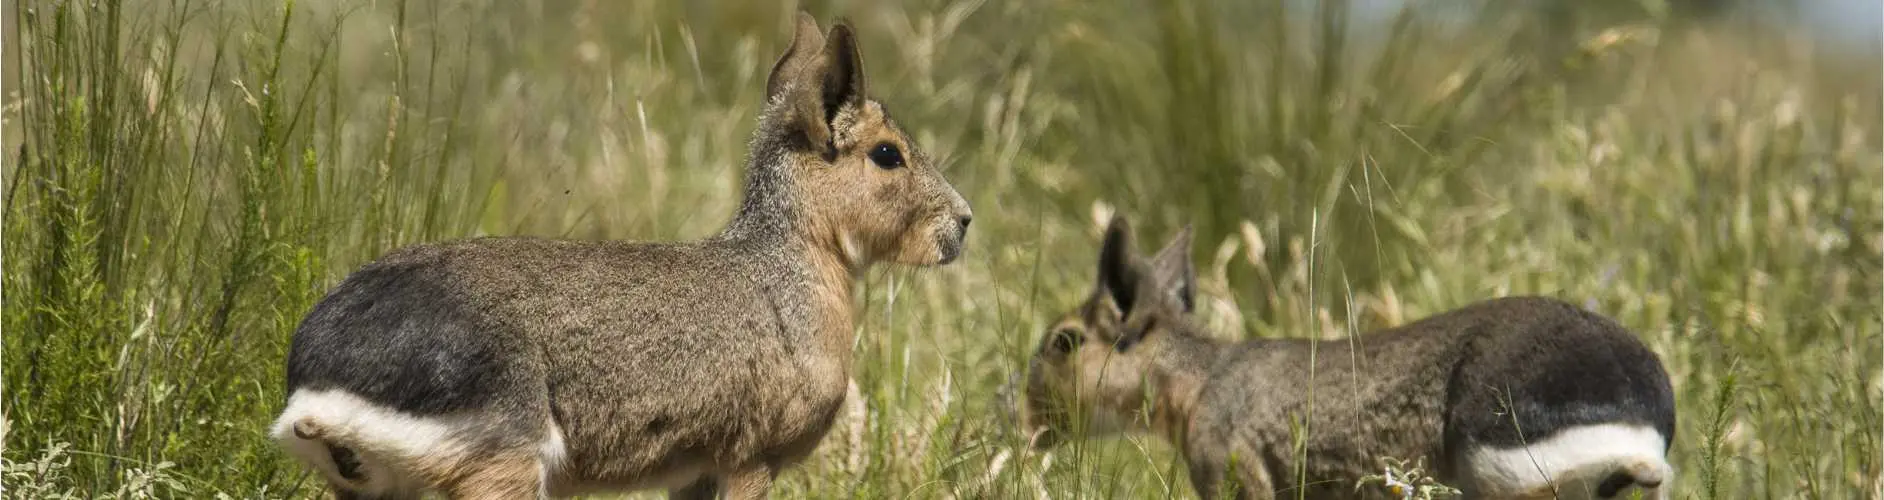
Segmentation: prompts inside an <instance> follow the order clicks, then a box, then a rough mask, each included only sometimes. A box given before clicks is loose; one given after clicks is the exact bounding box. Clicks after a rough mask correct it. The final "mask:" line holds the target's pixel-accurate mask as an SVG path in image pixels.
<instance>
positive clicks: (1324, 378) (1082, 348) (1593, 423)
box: [1020, 218, 1675, 498]
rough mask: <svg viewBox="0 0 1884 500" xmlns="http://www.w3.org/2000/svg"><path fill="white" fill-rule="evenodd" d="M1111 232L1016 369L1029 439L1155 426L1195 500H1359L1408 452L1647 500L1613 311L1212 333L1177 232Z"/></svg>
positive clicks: (1520, 478) (1650, 394)
mask: <svg viewBox="0 0 1884 500" xmlns="http://www.w3.org/2000/svg"><path fill="white" fill-rule="evenodd" d="M1131 240H1132V238H1131V234H1130V230H1129V228H1128V227H1127V223H1126V221H1125V220H1124V219H1123V218H1115V219H1114V220H1113V221H1112V223H1111V225H1110V227H1108V228H1107V231H1106V237H1105V241H1104V242H1103V244H1102V247H1101V249H1100V251H1099V254H1100V257H1099V270H1098V279H1097V280H1096V281H1097V284H1096V285H1095V286H1094V288H1093V290H1092V292H1091V294H1090V295H1088V296H1087V298H1086V300H1085V301H1084V302H1082V303H1081V304H1080V305H1079V306H1078V307H1077V308H1075V309H1074V310H1073V311H1072V312H1070V313H1068V314H1066V315H1065V316H1064V317H1063V318H1062V319H1060V320H1059V321H1058V322H1056V323H1054V324H1053V326H1052V327H1051V329H1050V330H1049V331H1048V332H1047V334H1046V336H1045V337H1044V338H1042V339H1041V341H1040V345H1039V347H1038V349H1037V351H1036V352H1035V354H1034V356H1033V359H1032V361H1031V362H1030V363H1029V367H1028V373H1027V378H1026V388H1025V392H1026V394H1025V397H1024V398H1023V403H1022V405H1023V407H1022V408H1021V411H1020V413H1021V420H1022V425H1024V426H1026V429H1027V430H1028V431H1029V432H1030V433H1032V435H1033V436H1035V439H1034V445H1035V446H1040V447H1051V446H1055V445H1056V444H1058V443H1061V442H1063V441H1064V440H1066V439H1072V438H1077V437H1095V436H1103V435H1106V434H1110V433H1118V432H1145V433H1150V434H1154V435H1158V436H1162V437H1164V438H1167V439H1169V440H1171V442H1172V443H1173V444H1174V445H1176V446H1178V447H1179V448H1180V450H1181V452H1182V453H1183V455H1184V458H1185V462H1186V465H1187V467H1188V469H1189V472H1190V479H1191V484H1192V486H1193V488H1194V489H1195V490H1196V491H1197V492H1198V494H1199V495H1200V496H1202V497H1204V498H1219V497H1231V498H1293V497H1295V495H1296V494H1298V493H1306V496H1307V497H1309V498H1354V497H1357V496H1359V497H1378V496H1379V495H1381V494H1382V493H1381V492H1379V491H1374V490H1370V489H1365V488H1363V489H1360V490H1357V489H1356V481H1357V480H1358V479H1359V478H1361V477H1362V476H1364V475H1367V474H1379V473H1380V464H1381V462H1379V460H1380V459H1382V458H1396V459H1402V460H1413V459H1423V460H1424V461H1425V463H1426V464H1428V468H1429V470H1433V472H1434V473H1435V475H1436V476H1437V478H1438V479H1439V480H1440V481H1441V482H1443V483H1445V484H1448V485H1451V486H1454V487H1457V488H1459V489H1460V490H1461V491H1463V492H1464V493H1465V495H1466V497H1467V498H1621V497H1626V495H1628V494H1630V493H1632V492H1641V493H1645V494H1646V495H1645V497H1647V498H1665V497H1666V495H1667V489H1668V484H1667V483H1668V481H1669V480H1670V479H1671V478H1672V475H1673V470H1672V469H1671V467H1670V465H1669V463H1668V461H1667V458H1666V454H1667V451H1668V448H1669V446H1670V444H1671V443H1672V442H1673V440H1674V433H1675V407H1674V395H1673V391H1672V389H1671V387H1670V384H1669V380H1668V375H1667V373H1666V372H1665V371H1664V369H1663V367H1662V364H1661V361H1660V360H1659V359H1658V358H1657V357H1656V355H1655V354H1654V353H1653V352H1651V351H1650V350H1649V349H1648V348H1647V347H1646V346H1644V345H1643V344H1642V343H1641V342H1640V341H1639V340H1638V339H1637V338H1636V337H1635V335H1634V334H1632V333H1630V332H1629V331H1628V330H1626V329H1624V328H1623V327H1622V326H1621V325H1618V324H1617V323H1616V322H1614V321H1613V320H1610V319H1608V318H1605V317H1603V316H1599V315H1597V314H1594V313H1591V312H1588V311H1585V310H1583V309H1580V308H1578V307H1576V306H1573V305H1570V304H1568V303H1564V302H1562V301H1559V300H1555V299H1549V298H1541V297H1510V298H1500V299H1493V300H1487V301H1483V302H1479V303H1476V304H1471V305H1468V306H1465V307H1462V308H1459V309H1456V310H1453V311H1449V312H1446V313H1442V314H1438V315H1435V316H1431V317H1428V318H1425V319H1422V320H1419V321H1416V322H1413V323H1410V324H1406V325H1402V326H1399V327H1396V328H1391V329H1387V330H1382V331H1377V332H1372V333H1369V334H1366V335H1362V336H1359V337H1357V338H1353V339H1344V340H1338V341H1320V342H1319V344H1311V342H1317V341H1310V340H1271V339H1261V340H1250V341H1246V342H1241V343H1231V342H1226V341H1222V340H1218V339H1216V338H1215V337H1213V336H1212V335H1210V334H1209V332H1205V331H1202V330H1201V329H1200V328H1199V327H1198V326H1196V324H1195V323H1194V322H1193V321H1192V318H1191V317H1190V316H1191V310H1192V307H1193V303H1194V300H1195V296H1194V294H1195V286H1194V278H1193V276H1194V272H1193V271H1192V269H1191V263H1190V256H1189V246H1190V233H1189V230H1188V229H1186V230H1185V231H1183V232H1181V233H1180V234H1179V235H1178V236H1177V237H1176V238H1174V239H1173V241H1172V242H1171V243H1170V244H1168V245H1166V246H1165V248H1164V249H1163V250H1161V251H1159V252H1158V253H1157V254H1156V255H1154V256H1152V257H1150V258H1145V257H1140V256H1139V254H1138V253H1137V251H1136V250H1135V249H1134V248H1133V245H1132V242H1131ZM1311 347H1314V348H1315V349H1316V351H1315V354H1314V356H1312V357H1311V355H1310V352H1311V351H1310V349H1311ZM1310 387H1313V388H1314V389H1313V392H1312V393H1311V391H1310V390H1309V388H1310ZM1311 394H1312V395H1313V396H1312V399H1311Z"/></svg>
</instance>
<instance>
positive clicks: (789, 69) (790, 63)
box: [765, 11, 824, 100]
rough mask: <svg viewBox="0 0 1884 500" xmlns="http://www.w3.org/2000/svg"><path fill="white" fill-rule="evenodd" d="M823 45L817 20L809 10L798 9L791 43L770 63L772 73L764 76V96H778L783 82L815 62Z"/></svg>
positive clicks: (783, 87) (822, 33)
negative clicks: (776, 59) (783, 53)
mask: <svg viewBox="0 0 1884 500" xmlns="http://www.w3.org/2000/svg"><path fill="white" fill-rule="evenodd" d="M823 47H824V32H823V31H822V30H819V29H818V20H817V19H815V18H813V17H811V13H810V12H805V11H798V23H797V27H796V29H794V30H793V31H792V44H791V45H790V46H787V47H786V48H785V55H783V56H779V58H778V62H777V63H773V64H772V74H771V75H770V76H767V77H765V98H766V99H768V100H769V99H773V98H776V97H778V94H779V92H782V91H784V90H785V83H786V82H789V81H792V79H794V78H797V77H798V74H799V73H802V72H804V71H805V69H806V67H807V66H810V65H811V64H812V63H815V62H816V59H817V58H816V56H815V55H816V54H817V53H818V51H819V50H821V49H822V48H823Z"/></svg>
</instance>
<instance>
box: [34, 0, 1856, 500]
mask: <svg viewBox="0 0 1884 500" xmlns="http://www.w3.org/2000/svg"><path fill="white" fill-rule="evenodd" d="M1549 3H1550V2H1542V4H1549ZM1571 3H1573V4H1574V3H1575V2H1571ZM1539 4H1540V3H1539V2H1503V1H1496V0H1483V1H1462V2H1455V3H1439V4H1437V5H1435V6H1429V7H1426V8H1422V9H1419V10H1408V11H1404V12H1394V11H1390V10H1389V11H1387V12H1385V13H1382V11H1383V9H1381V8H1379V7H1378V6H1377V5H1373V4H1371V3H1369V2H1348V1H1343V0H1326V1H1322V2H1292V1H1283V0H1265V1H1256V2H1237V1H1210V0H1165V1H1142V2H1110V3H1093V2H1076V1H1058V0H1029V1H1017V2H982V1H978V0H919V1H911V2H902V3H897V2H882V3H871V2H838V1H813V2H806V4H805V5H804V7H805V8H807V9H809V10H810V11H812V12H814V13H817V14H818V15H819V16H820V17H823V18H827V19H828V18H829V17H830V16H832V15H836V14H842V15H846V16H848V17H850V18H851V19H852V20H854V21H855V22H856V24H857V26H858V27H859V28H860V29H859V31H860V35H861V37H862V39H863V50H864V58H865V60H866V68H867V69H868V71H869V75H868V76H869V78H870V89H871V91H872V93H874V94H876V95H877V96H878V97H879V98H880V99H882V100H883V101H885V102H886V104H888V105H889V106H890V109H891V110H892V112H893V113H894V114H895V117H896V119H897V120H898V121H899V122H900V123H901V124H902V125H903V127H905V128H906V129H907V130H908V131H910V133H911V134H912V135H914V136H916V139H917V142H918V143H919V144H921V145H922V146H923V147H924V148H925V149H927V150H929V151H930V152H931V153H933V154H935V155H937V156H938V157H939V158H942V159H943V163H944V164H945V165H946V167H945V171H946V175H948V177H949V178H950V180H951V181H953V182H954V183H955V185H956V186H957V188H958V190H959V191H960V192H961V193H962V194H963V195H964V196H966V197H967V198H968V199H969V201H970V203H971V204H972V205H973V206H974V208H975V213H976V223H975V225H974V229H973V230H971V231H970V235H969V238H968V243H969V247H968V251H967V253H966V255H965V256H964V258H963V259H962V260H961V261H959V262H958V263H956V264H954V265H951V266H949V267H945V268H939V269H932V270H924V271H914V270H908V269H886V270H881V271H879V272H876V273H875V274H873V275H871V276H870V277H869V278H868V279H867V281H866V285H865V287H866V290H867V293H865V294H864V295H863V298H862V299H860V300H863V301H865V303H866V304H865V309H864V311H865V313H864V315H863V318H864V321H863V322H862V323H861V324H860V325H859V328H858V332H857V341H856V346H855V349H856V350H857V352H858V357H857V358H856V359H857V366H856V367H855V370H854V373H855V383H856V386H857V389H858V390H857V393H856V394H855V397H853V398H852V401H851V405H850V406H849V407H847V408H846V410H845V412H844V414H843V415H842V416H841V417H840V421H839V423H838V425H837V427H836V428H835V429H834V430H833V431H832V433H831V434H830V435H829V436H828V437H827V439H826V441H825V442H824V444H823V446H822V447H821V448H820V450H819V452H818V453H817V454H816V455H814V457H813V458H812V459H811V460H810V461H808V462H807V463H806V464H804V465H803V466H802V467H799V468H797V469H794V470H791V471H789V472H787V473H786V474H784V475H783V476H781V478H780V482H779V484H778V486H777V487H776V489H775V491H774V493H775V494H777V495H780V496H783V497H790V498H798V497H811V498H828V497H862V498H880V497H923V498H930V497H949V498H953V497H965V498H983V497H986V498H1011V497H1034V496H1037V495H1046V496H1051V497H1056V498H1060V497H1068V496H1073V497H1106V498H1112V497H1118V498H1139V497H1165V496H1180V497H1183V496H1189V495H1191V493H1190V492H1189V487H1188V486H1187V485H1186V483H1185V480H1184V475H1183V472H1182V471H1183V469H1182V464H1181V463H1179V462H1178V459H1177V457H1176V456H1175V455H1173V454H1172V453H1171V450H1169V449H1168V448H1167V447H1166V446H1164V445H1162V444H1158V440H1156V439H1148V438H1135V437H1134V438H1121V439H1110V440H1095V441H1091V442H1084V443H1073V444H1069V445H1067V446H1064V447H1061V448H1059V449H1056V450H1054V451H1053V452H1051V453H1042V452H1038V451H1031V450H1027V449H1026V448H1025V447H1024V446H1023V436H1021V435H1019V433H1017V432H1016V429H1015V428H1014V427H1013V425H1012V422H1011V421H1009V420H1008V413H1007V411H1006V408H1005V403H1004V402H1003V399H1002V397H1001V389H1002V387H1003V386H1004V385H1005V384H1007V383H1008V382H1009V380H1010V379H1011V377H1013V376H1015V375H1016V374H1018V373H1019V372H1020V370H1022V369H1024V367H1025V366H1026V358H1027V356H1028V355H1029V354H1030V352H1031V350H1032V349H1033V348H1034V346H1035V345H1036V344H1037V342H1038V339H1039V336H1040V335H1041V334H1042V332H1043V330H1044V328H1045V327H1046V326H1047V322H1048V321H1051V320H1053V319H1054V317H1055V315H1057V314H1059V313H1060V312H1062V311H1063V310H1065V309H1066V308H1068V307H1069V306H1071V305H1072V304H1075V303H1076V302H1077V301H1078V300H1080V299H1081V298H1082V297H1083V296H1084V294H1086V293H1088V291H1089V289H1090V287H1091V286H1092V283H1091V281H1092V274H1093V268H1094V260H1095V257H1096V248H1097V240H1098V234H1099V229H1100V227H1101V224H1102V223H1103V222H1104V221H1105V218H1106V216H1107V215H1108V214H1109V213H1112V212H1114V211H1118V212H1123V213H1126V214H1130V215H1131V216H1132V217H1133V220H1134V223H1135V225H1136V226H1137V227H1138V230H1139V231H1140V232H1141V233H1142V234H1141V238H1144V239H1145V240H1147V241H1153V240H1156V241H1162V239H1163V238H1164V237H1166V236H1167V235H1169V234H1171V232H1172V231H1174V230H1175V229H1176V228H1178V227H1180V226H1182V225H1185V224H1192V225H1194V226H1195V228H1196V230H1197V235H1198V239H1197V241H1198V245H1197V248H1195V249H1194V252H1195V257H1196V258H1197V260H1198V262H1199V264H1200V266H1201V267H1200V269H1199V273H1200V278H1201V288H1202V297H1200V298H1201V299H1202V300H1201V304H1202V305H1201V306H1200V315H1201V316H1202V317H1203V320H1204V321H1206V322H1208V323H1209V324H1211V325H1213V327H1214V328H1215V330H1216V331H1217V332H1219V333H1220V334H1222V335H1224V336H1225V337H1244V336H1271V337H1281V336H1295V337H1325V338H1334V337H1340V336H1345V335H1349V334H1351V333H1357V332H1362V331H1366V330H1368V329H1372V328H1376V327H1382V326H1388V325H1395V324H1400V323H1404V322H1407V321H1410V320H1413V319H1417V318H1419V317H1421V316H1424V315H1427V314H1431V313H1435V312H1438V311H1442V310H1445V309H1449V308H1453V307H1457V306H1461V305H1464V304H1466V303H1469V302H1472V301H1476V300H1480V299H1484V298H1489V297H1494V296H1500V295H1510V294H1543V295H1550V296H1556V297H1560V298H1565V299H1567V300H1571V301H1573V302H1576V303H1580V304H1583V305H1585V306H1586V307H1589V308H1591V309H1593V310H1595V311H1598V312H1601V313H1604V314H1607V315H1609V316H1612V317H1615V318H1617V319H1618V320H1620V321H1621V322H1622V323H1623V324H1624V325H1627V326H1628V327H1630V328H1631V329H1633V330H1635V331H1636V332H1638V333H1639V334H1640V335H1641V336H1642V338H1643V339H1644V340H1645V341H1647V342H1648V343H1649V345H1650V346H1651V347H1652V348H1654V349H1655V350H1656V352H1658V353H1660V354H1661V356H1662V358H1663V360H1664V362H1665V363H1666V365H1667V367H1668V369H1669V371H1670V373H1671V375H1672V377H1673V379H1674V385H1675V389H1676V392H1677V394H1678V406H1679V411H1680V420H1679V426H1678V439H1677V442H1676V444H1675V446H1674V450H1673V452H1672V454H1673V460H1674V462H1675V463H1676V467H1677V469H1678V473H1679V479H1678V480H1677V481H1676V483H1675V484H1676V487H1677V488H1678V490H1677V491H1678V495H1677V496H1678V497H1681V498H1708V499H1712V498H1861V497H1862V498H1875V497H1878V496H1881V495H1884V457H1880V453H1884V402H1881V401H1880V400H1881V399H1884V361H1881V358H1884V326H1881V325H1880V304H1879V298H1880V294H1881V293H1884V288H1881V287H1880V279H1884V277H1881V276H1880V271H1881V270H1884V269H1881V267H1884V159H1881V157H1880V147H1884V141H1880V138H1879V130H1880V111H1881V110H1884V101H1881V99H1880V90H1879V87H1880V81H1879V77H1880V74H1881V73H1884V71H1881V70H1880V66H1879V64H1880V60H1879V58H1880V54H1879V53H1878V50H1879V46H1878V44H1877V43H1875V42H1872V43H1869V44H1868V45H1864V44H1860V45H1859V46H1856V47H1855V48H1851V47H1846V48H1835V47H1830V46H1827V45H1824V44H1823V43H1820V42H1818V41H1815V39H1813V38H1811V37H1808V36H1806V34H1805V33H1803V31H1802V29H1801V28H1798V27H1797V26H1791V25H1788V24H1787V22H1785V20H1783V19H1775V18H1773V17H1772V16H1765V15H1751V14H1747V13H1739V14H1736V13H1733V12H1728V13H1724V14H1720V13H1716V14H1713V15H1709V16H1705V17H1696V16H1690V15H1687V14H1685V13H1684V12H1682V11H1680V10H1671V9H1669V8H1667V6H1666V3H1664V2H1655V1H1646V0H1645V1H1640V2H1592V3H1588V4H1585V5H1584V6H1582V7H1573V8H1571V10H1573V11H1574V12H1575V13H1576V14H1578V15H1564V12H1562V11H1561V10H1550V9H1539V8H1537V7H1536V6H1537V5H1539ZM1596 4H1600V6H1590V5H1596ZM7 9H9V10H7V11H6V12H5V15H6V16H8V19H7V21H8V24H7V27H8V32H7V34H6V37H5V41H4V42H3V44H4V46H5V49H6V65H7V77H6V78H5V88H6V91H5V101H4V110H3V111H4V114H3V115H0V119H4V125H5V127H4V131H3V132H0V135H3V136H4V141H5V142H4V146H5V150H4V151H5V164H4V170H3V171H0V174H4V175H3V176H0V189H4V190H5V191H4V200H0V203H3V210H4V211H3V212H0V217H4V228H3V230H0V238H3V241H4V243H0V250H4V257H5V258H4V261H0V270H3V271H4V279H3V280H0V281H3V283H0V294H3V295H0V299H3V300H4V307H3V308H0V332H4V346H3V347H4V351H3V355H0V356H3V357H0V369H4V380H5V383H4V393H0V405H3V406H0V415H3V416H4V418H3V419H0V422H3V423H4V427H3V428H4V434H5V449H4V453H0V458H3V459H4V479H3V481H4V483H3V484H4V497H5V498H9V499H10V498H58V497H66V498H98V497H110V498H119V497H159V498H205V497H212V496H217V495H227V496H230V497H237V498H252V497H266V498H306V497H312V496H315V495H317V494H318V493H319V487H318V484H319V481H317V480H316V479H315V478H313V477H311V476H309V475H308V474H306V473H304V472H303V471H302V469H300V468H299V467H297V466H296V465H295V464H293V463H291V462H289V461H288V459H287V458H286V457H285V456H284V455H283V454H281V453H280V452H278V451H277V450H276V449H275V448H274V447H273V445H272V443H271V442H269V441H268V440H267V438H266V437H265V436H264V430H265V428H266V426H267V425H268V423H269V421H270V419H272V418H273V416H274V413H275V412H277V411H279V409H280V407H281V406H282V404H283V403H284V401H283V398H284V396H283V394H282V383H283V381H282V370H283V368H282V360H283V356H284V353H285V351H286V348H287V343H288V339H289V335H290V333H291V332H292V331H293V329H294V327H295V325H296V324H297V322H299V320H300V319H301V316H302V315H303V314H305V313H306V312H307V311H308V309H309V308H310V307H311V305H312V304H313V303H314V301H316V300H318V299H319V298H320V297H321V296H322V294H323V293H325V291H326V287H328V286H330V285H331V284H333V283H335V282H337V281H338V280H339V279H340V278H342V277H343V276H345V274H346V273H347V272H349V271H351V270H353V269H354V268H355V267H357V266H358V265H360V264H363V263H365V262H367V261H368V260H370V259H372V258H374V257H376V256H377V255H379V254H380V253H382V252H383V251H385V250H388V249H390V248H393V247H396V246H399V245H403V244H408V243H413V242H420V241H435V240H440V239H447V238H456V237H466V236H475V235H514V234H521V235H539V236H554V237H571V238H633V239H663V240H664V239H691V238H699V237H704V236H707V235H709V234H711V232H712V231H714V230H716V229H717V228H718V227H719V226H720V224H722V223H723V222H724V221H725V220H726V219H727V218H728V217H729V216H730V214H731V212H732V210H733V208H734V207H736V206H737V204H738V198H737V196H738V192H739V191H738V189H737V186H739V185H740V175H741V169H742V167H743V165H744V161H745V158H744V155H745V153H746V140H747V137H748V134H749V133H750V132H751V129H752V127H753V124H754V114H755V113H756V112H757V110H758V109H759V107H760V104H761V103H760V102H759V99H760V95H761V90H760V89H761V88H762V87H763V79H764V77H765V74H766V71H767V69H768V68H769V65H770V64H771V62H772V61H773V59H774V58H775V57H776V56H777V55H778V54H779V53H780V52H781V51H782V50H783V48H784V44H785V43H786V42H787V41H788V36H789V30H788V29H787V27H788V26H789V24H788V22H789V20H790V17H789V16H788V15H787V14H788V13H789V12H791V10H793V9H794V6H792V5H785V4H780V5H764V6H760V5H755V4H750V3H746V2H655V1H633V2H603V1H580V2H578V1H568V2H505V1H495V0H481V1H480V0H463V1H443V0H436V1H435V0H392V1H367V0H290V1H281V2H277V1H266V0H240V1H209V0H150V1H122V0H97V1H90V2H70V1H53V0H22V1H19V2H12V3H11V4H10V5H9V7H7ZM1147 244H1148V245H1149V244H1150V243H1147ZM1327 362H1344V361H1343V360H1328V361H1327ZM1306 431H1307V432H1314V431H1315V430H1314V429H1306Z"/></svg>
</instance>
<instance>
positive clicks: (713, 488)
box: [667, 464, 777, 500]
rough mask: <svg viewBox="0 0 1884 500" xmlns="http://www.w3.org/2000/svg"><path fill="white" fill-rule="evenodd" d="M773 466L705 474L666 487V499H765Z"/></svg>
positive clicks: (773, 469) (754, 466) (747, 467)
mask: <svg viewBox="0 0 1884 500" xmlns="http://www.w3.org/2000/svg"><path fill="white" fill-rule="evenodd" d="M776 473H777V468H774V467H772V466H770V465H765V464H754V465H748V466H746V467H741V468H740V469H739V470H737V471H734V472H732V473H729V474H725V475H722V476H719V477H713V476H707V477H702V478H700V479H696V480H694V482H692V483H689V484H687V485H686V486H683V487H681V488H678V489H673V490H668V492H667V498H668V499H669V500H712V499H716V498H726V499H728V500H749V499H762V498H766V497H767V496H768V494H769V492H770V491H771V490H772V479H773V476H774V475H776Z"/></svg>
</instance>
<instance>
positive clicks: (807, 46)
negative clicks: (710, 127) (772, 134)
mask: <svg viewBox="0 0 1884 500" xmlns="http://www.w3.org/2000/svg"><path fill="white" fill-rule="evenodd" d="M765 92H766V99H767V100H768V101H780V102H781V103H782V109H780V112H782V113H783V114H784V116H781V117H780V118H783V123H784V124H785V126H786V127H787V128H786V129H785V130H784V132H786V133H789V134H792V135H794V136H796V138H797V140H800V141H802V142H803V144H801V145H800V146H799V147H800V148H801V149H803V150H810V151H815V152H817V153H818V155H819V156H821V157H823V158H824V159H825V160H826V161H830V160H833V159H836V157H837V147H836V144H835V143H833V142H832V138H833V134H832V132H831V122H832V120H834V119H835V118H836V117H837V112H838V110H839V109H843V107H844V106H847V105H856V104H861V103H863V100H864V78H863V56H862V54H861V53H860V52H859V51H858V49H857V35H856V32H855V31H854V30H852V29H851V27H850V22H849V21H846V20H844V19H838V21H837V23H836V25H834V26H832V27H831V31H830V32H828V33H823V34H820V33H818V23H817V21H816V20H814V19H812V18H811V14H808V13H804V12H800V13H799V14H798V28H797V31H796V32H795V33H794V34H793V35H792V45H791V48H789V49H786V51H785V55H784V56H783V57H780V58H779V61H778V63H776V64H774V65H772V74H771V75H770V76H768V77H766V81H765Z"/></svg>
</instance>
